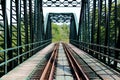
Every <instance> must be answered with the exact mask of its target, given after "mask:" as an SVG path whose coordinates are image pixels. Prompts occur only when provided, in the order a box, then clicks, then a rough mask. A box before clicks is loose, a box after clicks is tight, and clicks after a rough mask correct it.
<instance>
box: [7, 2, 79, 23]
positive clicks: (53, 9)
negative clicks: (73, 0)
mask: <svg viewBox="0 0 120 80" xmlns="http://www.w3.org/2000/svg"><path fill="white" fill-rule="evenodd" d="M6 7H7V14H8V16H7V17H8V23H10V21H9V19H10V0H8V1H7V6H6ZM47 13H74V14H76V16H77V20H78V21H79V16H80V7H43V14H44V18H45V17H46V14H47Z"/></svg>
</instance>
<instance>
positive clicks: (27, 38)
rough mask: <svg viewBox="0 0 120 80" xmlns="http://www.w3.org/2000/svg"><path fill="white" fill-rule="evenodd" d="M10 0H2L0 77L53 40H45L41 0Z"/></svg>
mask: <svg viewBox="0 0 120 80" xmlns="http://www.w3.org/2000/svg"><path fill="white" fill-rule="evenodd" d="M7 1H9V0H0V68H1V70H0V76H2V75H3V74H6V73H7V72H8V71H10V70H11V69H13V68H14V67H16V66H17V65H18V64H20V63H22V62H23V61H25V60H26V59H28V58H29V57H31V56H32V55H33V54H35V53H36V52H37V51H39V50H40V49H42V48H43V47H45V46H47V45H48V44H49V43H50V40H45V39H44V21H43V11H42V0H10V2H7ZM8 4H9V5H10V7H7V5H8Z"/></svg>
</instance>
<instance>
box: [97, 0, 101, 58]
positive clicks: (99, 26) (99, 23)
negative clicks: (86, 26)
mask: <svg viewBox="0 0 120 80" xmlns="http://www.w3.org/2000/svg"><path fill="white" fill-rule="evenodd" d="M101 12H102V0H98V27H97V44H98V45H100V40H101V38H100V34H101V33H100V32H101V31H100V28H101ZM97 51H98V52H100V47H97ZM96 58H98V54H96ZM99 58H100V55H99Z"/></svg>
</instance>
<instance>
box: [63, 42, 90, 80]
mask: <svg viewBox="0 0 120 80" xmlns="http://www.w3.org/2000/svg"><path fill="white" fill-rule="evenodd" d="M62 44H63V48H64V51H65V53H66V55H67V58H68V60H69V64H70V66H71V68H72V69H73V73H74V74H75V78H76V79H77V80H89V78H88V76H87V75H86V74H85V73H84V71H83V70H82V68H81V67H80V65H79V63H78V62H77V61H76V59H75V58H74V56H73V55H72V52H71V50H70V49H69V47H68V45H67V44H65V43H62Z"/></svg>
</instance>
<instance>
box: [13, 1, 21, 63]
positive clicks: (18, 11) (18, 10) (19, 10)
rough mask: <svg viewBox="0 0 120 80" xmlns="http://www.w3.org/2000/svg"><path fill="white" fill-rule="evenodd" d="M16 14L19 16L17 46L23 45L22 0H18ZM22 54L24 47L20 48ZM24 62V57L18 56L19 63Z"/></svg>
mask: <svg viewBox="0 0 120 80" xmlns="http://www.w3.org/2000/svg"><path fill="white" fill-rule="evenodd" d="M15 3H16V16H17V33H18V34H17V46H21V0H16V1H15ZM19 54H22V48H18V56H19ZM19 63H22V57H20V59H19V58H18V64H19Z"/></svg>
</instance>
